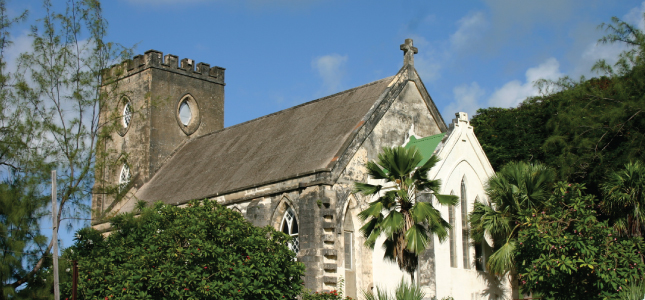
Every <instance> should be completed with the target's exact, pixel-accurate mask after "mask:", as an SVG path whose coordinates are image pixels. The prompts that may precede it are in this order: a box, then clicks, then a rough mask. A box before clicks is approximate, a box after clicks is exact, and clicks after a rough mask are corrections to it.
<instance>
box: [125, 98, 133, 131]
mask: <svg viewBox="0 0 645 300" xmlns="http://www.w3.org/2000/svg"><path fill="white" fill-rule="evenodd" d="M130 121H132V106H131V105H130V102H127V103H126V104H125V105H124V106H123V128H128V126H130Z"/></svg>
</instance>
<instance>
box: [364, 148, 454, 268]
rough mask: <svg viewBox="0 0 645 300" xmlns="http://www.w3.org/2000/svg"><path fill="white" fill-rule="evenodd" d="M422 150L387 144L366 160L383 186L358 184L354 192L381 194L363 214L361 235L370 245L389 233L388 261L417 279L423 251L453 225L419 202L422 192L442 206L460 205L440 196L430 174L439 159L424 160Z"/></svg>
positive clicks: (386, 238)
mask: <svg viewBox="0 0 645 300" xmlns="http://www.w3.org/2000/svg"><path fill="white" fill-rule="evenodd" d="M422 161H423V156H422V155H421V152H419V151H418V149H417V148H415V147H412V148H410V149H405V148H403V147H394V148H383V151H382V152H381V153H380V154H379V155H378V160H377V161H376V162H371V161H370V162H368V163H366V164H365V167H366V168H367V173H368V174H369V176H370V177H371V178H372V179H376V180H382V181H383V184H368V183H355V185H354V193H360V194H362V195H365V196H371V197H376V200H374V201H373V202H371V203H370V205H369V206H368V208H366V209H365V210H363V211H361V212H360V213H359V214H358V216H359V218H360V219H361V221H363V222H364V225H363V226H362V227H361V233H362V234H363V236H364V237H365V245H366V246H368V247H370V248H372V249H373V248H374V246H375V244H376V240H377V239H378V237H379V236H381V235H384V236H385V242H384V243H383V249H384V250H385V254H384V259H386V260H391V261H395V262H397V263H398V265H399V268H401V270H404V271H406V272H408V273H409V274H410V276H411V277H412V279H413V280H414V277H413V276H414V271H415V270H416V267H417V261H418V255H419V254H420V253H421V252H423V250H425V249H426V248H427V246H428V243H429V241H430V238H432V236H433V235H437V236H438V237H439V240H440V241H443V240H445V239H446V237H447V236H448V230H449V229H450V224H449V223H448V222H447V221H446V220H444V219H443V218H442V217H441V213H440V212H439V211H438V210H437V209H436V208H435V207H434V206H433V205H432V203H428V202H421V201H417V196H419V195H420V194H421V193H426V194H427V193H429V194H432V195H433V196H434V198H435V199H436V200H437V202H439V204H441V205H455V204H457V202H458V199H457V197H456V196H449V195H441V194H439V190H440V187H441V182H440V181H438V180H430V179H428V172H429V171H430V169H432V167H434V166H435V165H436V164H437V162H438V161H439V159H438V158H437V157H435V156H432V157H430V158H429V159H428V160H427V161H425V162H424V163H423V164H422V163H421V162H422Z"/></svg>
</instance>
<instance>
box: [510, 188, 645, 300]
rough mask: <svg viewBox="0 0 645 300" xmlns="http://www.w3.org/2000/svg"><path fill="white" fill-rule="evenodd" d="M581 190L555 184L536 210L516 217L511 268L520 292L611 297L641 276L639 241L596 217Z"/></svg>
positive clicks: (644, 246) (643, 268) (554, 296)
mask: <svg viewBox="0 0 645 300" xmlns="http://www.w3.org/2000/svg"><path fill="white" fill-rule="evenodd" d="M583 191H584V186H583V185H580V184H566V183H563V182H560V183H558V184H557V186H556V189H555V191H554V193H553V195H552V197H550V198H549V201H548V203H547V205H546V206H545V207H543V208H541V209H530V210H526V211H524V212H523V213H522V216H521V218H520V220H519V222H520V223H521V225H522V226H521V230H520V234H519V238H518V247H517V253H516V266H517V268H518V272H519V274H520V280H521V282H520V284H521V287H522V289H523V291H524V292H528V291H531V292H537V293H540V294H542V296H543V297H545V298H546V299H615V298H617V297H618V293H619V292H620V291H622V290H623V289H625V288H626V287H627V286H629V285H630V284H633V283H637V282H641V281H642V280H643V274H644V273H645V264H644V263H643V251H645V243H644V242H643V239H642V238H640V237H621V236H618V235H617V234H616V232H615V231H614V229H613V228H612V226H610V225H609V223H608V221H600V220H599V219H598V213H597V210H596V209H597V207H598V201H596V199H595V197H594V196H593V195H585V194H584V193H583Z"/></svg>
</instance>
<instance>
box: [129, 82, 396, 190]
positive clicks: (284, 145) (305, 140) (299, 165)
mask: <svg viewBox="0 0 645 300" xmlns="http://www.w3.org/2000/svg"><path fill="white" fill-rule="evenodd" d="M392 78H393V77H388V78H385V79H381V80H379V81H375V82H372V83H369V84H366V85H363V86H360V87H357V88H353V89H350V90H347V91H344V92H340V93H338V94H335V95H331V96H328V97H325V98H321V99H318V100H314V101H311V102H307V103H304V104H301V105H298V106H295V107H292V108H289V109H285V110H283V111H279V112H276V113H273V114H270V115H267V116H264V117H261V118H258V119H255V120H251V121H248V122H245V123H241V124H238V125H235V126H231V127H228V128H224V129H222V130H219V131H216V132H213V133H210V134H207V135H204V136H201V137H199V138H196V139H194V140H192V141H191V142H189V143H187V144H186V145H184V146H183V147H182V148H181V149H179V150H178V151H177V152H176V153H175V154H174V155H173V156H172V157H171V158H170V159H169V160H168V161H167V162H166V163H165V164H164V166H162V167H161V168H160V169H159V171H157V173H156V174H155V175H154V177H153V178H152V179H150V181H148V182H147V183H146V184H144V185H143V186H142V187H141V189H140V190H139V191H138V192H137V194H136V196H137V197H138V198H139V199H142V200H146V201H158V200H160V201H164V202H167V203H175V202H184V201H187V200H191V199H202V198H206V197H212V196H215V195H216V194H218V193H219V194H223V193H227V192H231V191H235V190H240V189H242V188H246V187H251V186H256V185H258V184H262V183H268V182H274V181H276V180H279V179H281V178H285V177H294V176H296V175H298V174H304V173H309V172H312V171H315V170H318V169H322V168H327V167H328V165H329V163H330V162H331V161H332V159H333V158H334V156H335V155H336V153H338V151H339V150H341V149H340V148H341V147H342V145H343V144H344V142H345V140H347V139H348V138H349V137H350V133H351V132H352V130H353V129H354V128H355V127H356V125H357V124H358V123H359V122H360V121H361V120H362V119H363V117H365V115H366V114H367V112H368V111H369V109H370V108H371V107H372V106H373V105H374V104H375V102H376V101H377V100H378V99H379V96H381V94H382V93H383V91H384V90H385V89H386V87H387V86H388V84H389V83H390V82H391V81H392Z"/></svg>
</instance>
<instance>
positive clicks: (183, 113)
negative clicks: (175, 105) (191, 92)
mask: <svg viewBox="0 0 645 300" xmlns="http://www.w3.org/2000/svg"><path fill="white" fill-rule="evenodd" d="M192 118H193V113H192V112H191V111H190V104H188V100H184V101H183V102H182V103H181V105H179V119H180V120H181V123H182V124H184V126H188V124H190V119H192Z"/></svg>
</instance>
